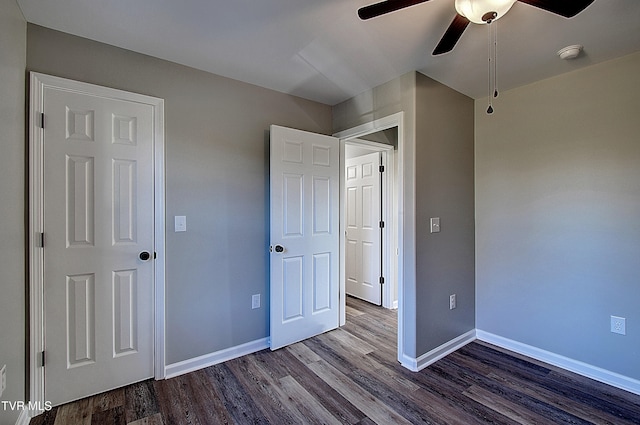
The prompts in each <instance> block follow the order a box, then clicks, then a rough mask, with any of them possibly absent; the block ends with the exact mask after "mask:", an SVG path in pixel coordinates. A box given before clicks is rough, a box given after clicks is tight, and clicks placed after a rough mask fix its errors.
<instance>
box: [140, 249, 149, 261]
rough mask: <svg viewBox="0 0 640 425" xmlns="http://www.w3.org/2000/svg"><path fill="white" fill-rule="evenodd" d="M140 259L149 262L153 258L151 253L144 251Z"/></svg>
mask: <svg viewBox="0 0 640 425" xmlns="http://www.w3.org/2000/svg"><path fill="white" fill-rule="evenodd" d="M138 257H140V259H141V260H142V261H147V260H148V259H149V258H151V254H150V253H149V251H142V252H141V253H140V255H139V256H138Z"/></svg>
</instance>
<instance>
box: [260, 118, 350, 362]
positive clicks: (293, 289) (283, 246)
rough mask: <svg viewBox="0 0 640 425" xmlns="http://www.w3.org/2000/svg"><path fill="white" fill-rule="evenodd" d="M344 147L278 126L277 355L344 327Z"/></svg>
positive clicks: (273, 321)
mask: <svg viewBox="0 0 640 425" xmlns="http://www.w3.org/2000/svg"><path fill="white" fill-rule="evenodd" d="M339 161H340V153H339V142H338V139H337V138H335V137H330V136H324V135H319V134H313V133H308V132H304V131H299V130H293V129H290V128H285V127H279V126H271V159H270V165H271V170H270V192H271V193H270V213H271V224H270V237H271V242H270V244H271V247H270V251H271V253H270V255H271V261H270V265H271V279H270V285H271V289H270V300H271V301H270V302H271V306H270V307H271V318H270V327H271V349H272V350H275V349H277V348H281V347H284V346H286V345H289V344H292V343H294V342H297V341H301V340H303V339H306V338H309V337H311V336H314V335H317V334H320V333H322V332H326V331H328V330H331V329H335V328H337V327H338V320H339V302H338V300H339V293H338V291H339V274H338V273H339V257H338V256H339V238H338V232H339V205H338V204H339V199H340V197H339V186H340V168H339Z"/></svg>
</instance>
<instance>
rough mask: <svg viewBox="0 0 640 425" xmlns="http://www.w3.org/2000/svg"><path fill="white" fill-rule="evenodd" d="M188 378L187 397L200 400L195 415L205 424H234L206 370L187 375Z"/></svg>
mask: <svg viewBox="0 0 640 425" xmlns="http://www.w3.org/2000/svg"><path fill="white" fill-rule="evenodd" d="M186 377H187V378H188V382H187V384H188V387H187V388H188V390H189V391H188V392H187V397H189V398H190V399H194V400H198V402H197V403H194V409H195V415H196V416H197V417H198V419H199V420H200V422H201V423H203V424H227V423H232V422H233V421H232V419H231V416H230V415H229V414H228V412H227V409H226V408H225V407H224V404H223V402H222V400H220V397H219V396H218V395H217V394H216V392H215V389H214V384H213V382H212V381H211V380H210V379H209V377H208V376H207V373H206V370H198V371H195V372H193V373H189V374H187V375H186Z"/></svg>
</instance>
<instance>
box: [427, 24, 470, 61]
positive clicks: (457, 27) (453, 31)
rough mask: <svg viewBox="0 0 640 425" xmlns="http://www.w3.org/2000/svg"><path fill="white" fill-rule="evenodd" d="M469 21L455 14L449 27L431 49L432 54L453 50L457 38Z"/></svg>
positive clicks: (458, 38)
mask: <svg viewBox="0 0 640 425" xmlns="http://www.w3.org/2000/svg"><path fill="white" fill-rule="evenodd" d="M469 22H470V21H469V20H468V19H467V18H465V17H464V16H462V15H456V17H455V18H453V21H451V25H449V28H447V30H446V31H445V33H444V35H443V36H442V38H441V39H440V42H439V43H438V45H437V46H436V48H435V49H434V50H433V53H432V55H433V56H436V55H441V54H443V53H447V52H450V51H451V50H453V48H454V47H455V45H456V43H457V42H458V40H460V37H461V36H462V33H463V32H464V30H466V29H467V26H468V25H469Z"/></svg>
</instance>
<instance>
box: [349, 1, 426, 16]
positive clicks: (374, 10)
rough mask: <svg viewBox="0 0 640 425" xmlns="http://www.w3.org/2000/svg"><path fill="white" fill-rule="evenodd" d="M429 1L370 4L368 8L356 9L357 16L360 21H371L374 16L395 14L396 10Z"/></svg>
mask: <svg viewBox="0 0 640 425" xmlns="http://www.w3.org/2000/svg"><path fill="white" fill-rule="evenodd" d="M427 1H429V0H387V1H381V2H380V3H375V4H370V5H369V6H365V7H362V8H360V9H358V16H359V17H360V19H362V20H365V19H371V18H375V17H376V16H380V15H384V14H385V13H390V12H395V11H396V10H400V9H404V8H405V7H409V6H413V5H414V4H420V3H424V2H427Z"/></svg>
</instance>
